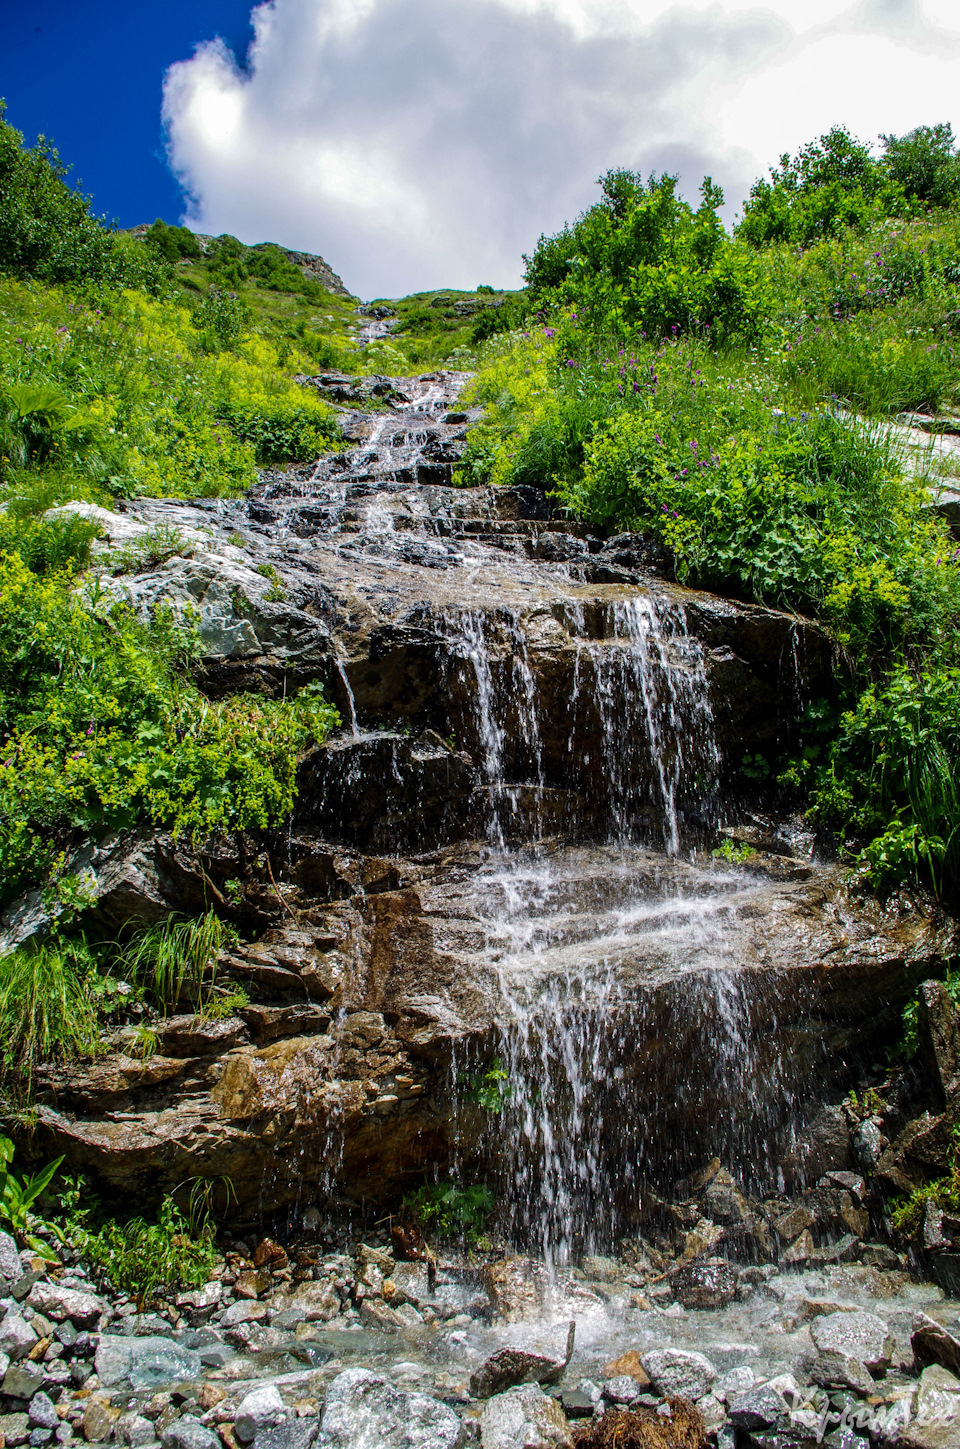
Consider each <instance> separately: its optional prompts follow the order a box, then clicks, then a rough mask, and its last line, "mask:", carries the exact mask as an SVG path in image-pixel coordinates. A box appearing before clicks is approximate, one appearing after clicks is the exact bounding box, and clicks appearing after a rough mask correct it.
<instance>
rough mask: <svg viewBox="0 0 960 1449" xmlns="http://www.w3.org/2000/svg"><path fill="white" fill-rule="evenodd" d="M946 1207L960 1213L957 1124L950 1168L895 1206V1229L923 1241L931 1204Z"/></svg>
mask: <svg viewBox="0 0 960 1449" xmlns="http://www.w3.org/2000/svg"><path fill="white" fill-rule="evenodd" d="M930 1203H933V1204H934V1206H935V1207H939V1208H942V1209H943V1210H944V1212H949V1213H958V1212H960V1128H958V1127H954V1129H953V1133H952V1140H951V1150H950V1160H949V1165H948V1170H947V1171H946V1172H945V1173H944V1175H943V1177H939V1178H937V1179H936V1180H935V1181H934V1182H929V1183H927V1184H926V1186H924V1187H918V1188H917V1189H916V1190H915V1191H914V1192H912V1193H911V1194H910V1195H909V1197H907V1198H905V1199H904V1200H903V1201H902V1202H900V1204H899V1205H898V1206H896V1207H894V1209H893V1211H892V1212H891V1214H890V1222H891V1225H892V1227H893V1228H894V1230H895V1231H896V1232H898V1233H901V1234H902V1235H903V1236H904V1237H905V1238H908V1239H911V1240H913V1241H916V1242H918V1243H922V1242H923V1224H924V1219H925V1218H926V1215H927V1206H928V1204H930Z"/></svg>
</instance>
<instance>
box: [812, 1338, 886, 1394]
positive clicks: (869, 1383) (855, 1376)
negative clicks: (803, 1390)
mask: <svg viewBox="0 0 960 1449" xmlns="http://www.w3.org/2000/svg"><path fill="white" fill-rule="evenodd" d="M809 1375H810V1379H811V1381H812V1382H813V1383H815V1384H820V1386H821V1387H822V1388H825V1389H829V1388H842V1389H853V1391H854V1393H856V1394H864V1395H867V1394H872V1393H875V1392H876V1387H877V1386H876V1383H875V1382H874V1379H873V1375H872V1374H871V1372H870V1370H869V1369H868V1368H865V1367H864V1365H863V1364H862V1363H861V1362H860V1360H859V1359H858V1358H854V1357H853V1355H852V1354H849V1353H843V1352H841V1351H840V1350H839V1349H835V1348H834V1349H826V1350H823V1351H821V1352H820V1353H818V1354H817V1355H816V1357H815V1358H814V1360H813V1362H812V1363H811V1365H810V1369H809Z"/></svg>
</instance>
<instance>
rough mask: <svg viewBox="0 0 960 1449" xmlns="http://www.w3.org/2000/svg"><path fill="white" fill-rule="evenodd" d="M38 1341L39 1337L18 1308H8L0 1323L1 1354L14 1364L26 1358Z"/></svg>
mask: <svg viewBox="0 0 960 1449" xmlns="http://www.w3.org/2000/svg"><path fill="white" fill-rule="evenodd" d="M37 1341H38V1335H37V1334H36V1333H35V1332H34V1331H33V1329H32V1328H31V1327H30V1325H29V1323H28V1322H27V1321H26V1319H25V1318H24V1316H23V1314H22V1313H21V1312H20V1310H19V1309H18V1308H8V1309H7V1312H6V1313H5V1314H4V1318H3V1322H2V1323H0V1353H5V1354H7V1355H8V1357H9V1358H11V1359H12V1360H13V1361H14V1362H16V1361H17V1359H21V1358H25V1357H26V1355H27V1354H28V1353H29V1352H30V1350H31V1349H32V1348H33V1346H34V1344H35V1343H36V1342H37Z"/></svg>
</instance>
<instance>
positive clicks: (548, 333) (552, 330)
mask: <svg viewBox="0 0 960 1449" xmlns="http://www.w3.org/2000/svg"><path fill="white" fill-rule="evenodd" d="M543 335H544V337H556V335H557V329H556V327H544V329H543Z"/></svg>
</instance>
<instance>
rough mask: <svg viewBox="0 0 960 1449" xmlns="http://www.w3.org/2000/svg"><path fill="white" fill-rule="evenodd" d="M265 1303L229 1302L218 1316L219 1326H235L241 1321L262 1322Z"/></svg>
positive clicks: (264, 1313) (264, 1314)
mask: <svg viewBox="0 0 960 1449" xmlns="http://www.w3.org/2000/svg"><path fill="white" fill-rule="evenodd" d="M267 1311H268V1310H267V1305H266V1304H265V1303H257V1302H251V1301H246V1302H243V1303H231V1304H230V1305H229V1306H228V1307H227V1308H225V1309H224V1310H223V1313H222V1315H221V1317H220V1327H221V1328H236V1327H237V1326H238V1325H239V1324H241V1323H262V1322H263V1320H264V1319H265V1318H266V1316H267Z"/></svg>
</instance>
